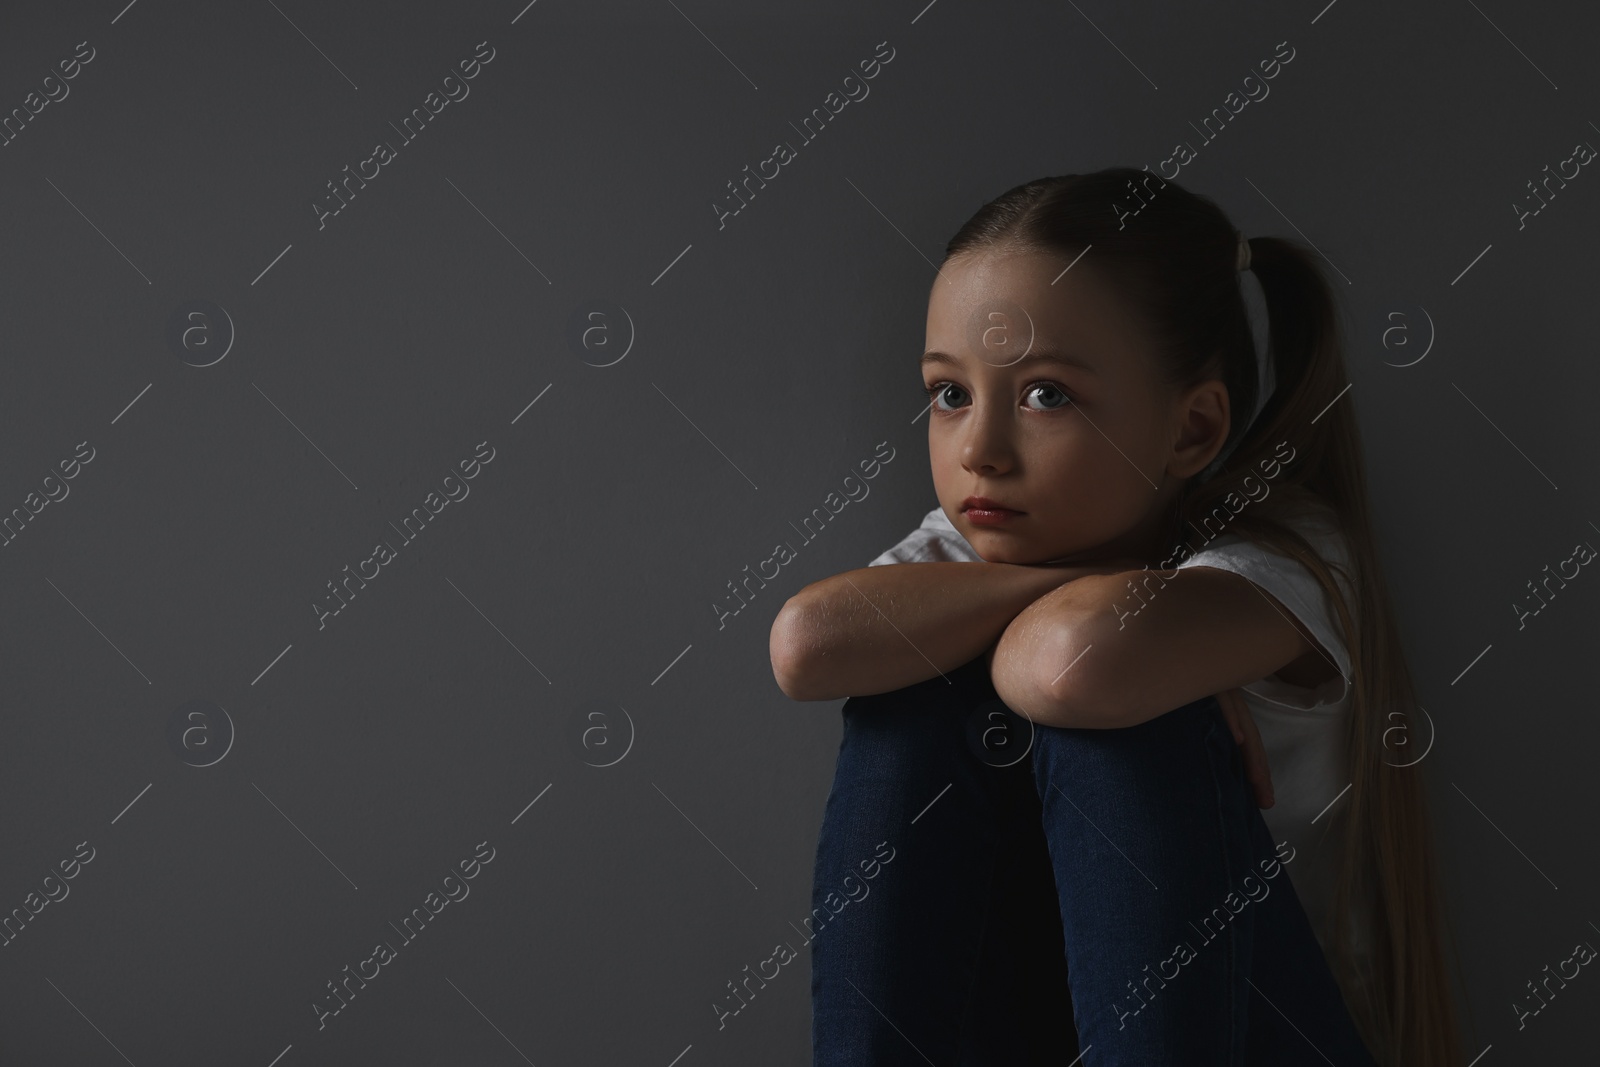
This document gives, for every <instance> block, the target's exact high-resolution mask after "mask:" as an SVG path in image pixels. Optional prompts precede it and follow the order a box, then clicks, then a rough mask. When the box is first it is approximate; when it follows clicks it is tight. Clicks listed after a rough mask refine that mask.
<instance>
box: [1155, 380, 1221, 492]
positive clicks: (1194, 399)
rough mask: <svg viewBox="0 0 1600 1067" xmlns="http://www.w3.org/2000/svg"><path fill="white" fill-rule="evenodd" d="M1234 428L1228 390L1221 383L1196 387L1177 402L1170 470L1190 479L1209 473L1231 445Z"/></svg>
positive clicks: (1218, 381) (1174, 411) (1202, 383)
mask: <svg viewBox="0 0 1600 1067" xmlns="http://www.w3.org/2000/svg"><path fill="white" fill-rule="evenodd" d="M1231 426H1232V421H1231V412H1230V407H1229V403H1228V387H1227V386H1226V385H1224V384H1223V383H1222V382H1221V381H1220V380H1219V379H1215V378H1213V379H1210V380H1208V381H1203V382H1201V383H1199V384H1198V385H1195V386H1193V387H1191V388H1190V389H1188V390H1187V391H1185V392H1184V393H1182V394H1181V395H1180V396H1179V397H1178V398H1177V399H1176V400H1174V401H1173V407H1172V455H1171V457H1170V458H1169V459H1168V460H1167V470H1168V471H1169V472H1170V473H1171V474H1172V475H1173V476H1174V477H1175V478H1179V479H1182V478H1188V477H1190V476H1191V475H1194V474H1198V473H1199V472H1200V471H1203V470H1205V469H1206V466H1207V465H1208V464H1209V463H1210V462H1211V461H1212V460H1213V459H1215V458H1216V457H1217V453H1219V452H1221V451H1222V446H1223V445H1224V444H1226V443H1227V440H1228V429H1229V427H1231Z"/></svg>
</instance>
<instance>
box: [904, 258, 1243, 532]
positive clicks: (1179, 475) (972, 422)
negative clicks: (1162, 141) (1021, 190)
mask: <svg viewBox="0 0 1600 1067" xmlns="http://www.w3.org/2000/svg"><path fill="white" fill-rule="evenodd" d="M1071 262H1072V261H1071V260H1070V259H1062V258H1060V257H1059V256H1055V255H1052V254H1049V253H1040V252H1020V251H1003V252H1002V251H990V252H982V253H978V254H975V255H967V256H959V257H956V258H954V259H951V260H949V261H948V262H946V264H945V265H944V267H943V269H942V271H941V274H940V276H939V277H938V278H937V279H936V280H935V281H934V283H933V291H932V293H931V294H930V296H929V299H928V337H927V353H926V354H925V355H924V356H923V357H922V379H923V384H924V385H925V386H928V387H929V388H930V390H931V399H932V401H933V405H932V407H931V409H930V410H929V412H928V419H929V422H928V452H929V458H930V459H931V461H932V464H933V482H934V488H935V490H936V492H937V493H938V496H939V505H940V507H942V508H943V509H944V512H945V515H946V516H948V517H949V519H950V521H951V523H952V524H954V526H955V528H956V529H957V530H959V531H960V532H961V534H962V536H963V537H965V538H966V539H967V540H968V541H969V542H970V543H971V544H972V547H973V548H974V549H976V550H977V552H978V554H979V555H980V556H982V557H983V558H984V559H985V560H987V561H989V562H991V563H1017V564H1032V563H1045V562H1056V561H1066V562H1085V563H1087V562H1090V561H1093V560H1098V559H1111V558H1133V559H1138V560H1143V561H1151V562H1155V561H1157V560H1158V557H1159V555H1160V553H1161V552H1162V551H1164V549H1165V548H1166V547H1167V546H1166V544H1165V543H1164V542H1165V537H1166V535H1167V533H1168V532H1169V531H1167V530H1166V529H1165V528H1164V522H1165V515H1166V508H1167V505H1168V504H1169V502H1170V501H1171V499H1172V498H1173V496H1174V495H1175V494H1176V493H1177V491H1178V490H1179V489H1180V488H1181V485H1182V482H1183V480H1184V478H1185V477H1187V476H1188V475H1190V474H1192V473H1194V472H1195V471H1198V470H1201V469H1202V468H1204V466H1205V465H1206V463H1208V462H1210V459H1211V457H1212V456H1213V455H1214V454H1215V453H1216V452H1217V451H1218V450H1219V449H1220V448H1221V445H1222V441H1223V438H1224V437H1225V436H1226V433H1227V427H1228V423H1227V391H1226V389H1225V388H1223V387H1222V385H1221V383H1220V382H1211V383H1205V386H1197V387H1196V390H1198V392H1194V391H1191V394H1186V395H1185V396H1184V397H1183V398H1181V400H1180V398H1179V397H1178V396H1177V395H1176V394H1175V393H1174V391H1172V390H1170V389H1168V388H1167V387H1165V386H1163V385H1161V384H1160V383H1159V382H1158V380H1157V377H1156V371H1155V364H1154V362H1153V360H1152V357H1151V355H1150V352H1149V350H1148V347H1147V342H1146V341H1145V339H1144V337H1143V334H1142V332H1141V331H1140V329H1139V324H1138V322H1137V321H1136V320H1135V319H1134V318H1133V317H1132V315H1131V313H1130V312H1128V311H1127V309H1125V308H1124V307H1123V305H1122V304H1121V303H1120V302H1119V300H1118V299H1117V298H1116V294H1115V293H1114V292H1112V290H1111V289H1110V288H1109V287H1108V286H1107V285H1106V284H1105V283H1104V282H1103V281H1102V280H1101V279H1100V278H1099V277H1097V276H1096V273H1095V271H1094V270H1093V268H1092V267H1090V266H1089V265H1088V262H1089V257H1085V258H1084V259H1083V260H1080V261H1079V262H1078V263H1077V264H1076V265H1075V266H1073V267H1072V269H1071V270H1066V268H1067V266H1068V264H1069V263H1071ZM1063 271H1065V273H1063ZM1064 360H1072V361H1074V362H1065V361H1064ZM1219 403H1220V409H1219V408H1218V404H1219ZM1197 413H1198V417H1197ZM1197 435H1198V437H1199V438H1200V439H1202V443H1201V444H1200V445H1199V446H1198V447H1196V440H1195V439H1196V436H1197ZM1211 436H1215V437H1216V440H1215V446H1214V447H1207V446H1206V443H1204V441H1205V439H1207V438H1209V437H1211ZM968 497H988V498H990V499H991V500H993V501H995V502H997V503H998V504H1000V505H1003V506H1005V507H1006V508H1010V509H1013V510H1014V511H1016V512H1020V514H1015V515H1010V516H1007V517H1005V518H1004V519H1003V520H1002V521H1000V522H998V523H982V522H980V521H979V519H980V518H981V516H977V515H971V516H969V515H968V514H967V513H966V510H965V507H966V504H965V502H966V500H967V498H968Z"/></svg>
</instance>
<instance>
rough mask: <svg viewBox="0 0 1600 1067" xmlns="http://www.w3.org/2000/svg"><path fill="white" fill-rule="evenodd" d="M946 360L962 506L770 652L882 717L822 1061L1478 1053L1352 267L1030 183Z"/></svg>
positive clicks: (942, 425) (851, 828) (931, 352)
mask: <svg viewBox="0 0 1600 1067" xmlns="http://www.w3.org/2000/svg"><path fill="white" fill-rule="evenodd" d="M1136 183H1138V184H1137V185H1136ZM1152 183H1154V184H1155V188H1154V189H1152V188H1151V185H1152ZM1141 189H1142V190H1143V193H1142V195H1141V194H1140V193H1139V192H1138V190H1141ZM1130 208H1133V209H1136V210H1130ZM1243 271H1249V272H1252V273H1253V274H1254V275H1255V276H1256V279H1257V280H1258V281H1259V283H1260V285H1261V290H1262V294H1263V297H1264V301H1265V307H1266V309H1267V312H1268V330H1267V335H1268V338H1269V341H1270V344H1269V346H1268V352H1269V353H1270V358H1269V360H1267V361H1266V369H1265V371H1262V370H1261V369H1259V361H1258V359H1257V356H1256V344H1255V341H1254V339H1253V337H1252V333H1251V326H1250V319H1249V316H1248V314H1247V311H1246V306H1245V301H1244V294H1243V290H1242V288H1241V284H1242V282H1243V280H1244V274H1243V273H1242V272H1243ZM922 371H923V375H924V386H925V389H926V391H927V394H928V397H929V400H930V408H929V410H928V412H927V413H928V416H929V425H928V449H929V455H930V459H931V462H932V467H933V479H934V487H935V490H936V493H937V496H938V500H939V505H940V506H939V507H938V508H936V509H934V510H933V511H930V512H929V513H928V517H927V518H926V519H925V520H924V522H923V524H922V526H921V527H919V528H918V529H917V530H915V531H913V532H912V533H911V534H910V535H909V536H908V537H906V538H905V539H904V540H903V541H901V542H900V544H898V545H896V546H895V547H894V548H891V549H890V550H889V551H887V552H885V553H884V554H883V555H881V556H879V557H878V558H877V559H874V560H873V561H872V562H871V563H870V564H869V565H868V567H867V568H861V569H857V570H852V571H847V572H845V573H844V574H840V575H836V576H834V577H832V578H828V579H825V580H823V581H819V582H815V583H813V584H811V585H809V586H807V587H806V588H804V589H802V590H801V591H800V592H799V593H797V594H796V595H795V596H794V597H792V598H791V599H790V600H789V601H788V602H787V603H786V604H785V605H784V607H783V609H782V610H781V611H780V613H779V615H778V617H777V619H776V620H775V621H774V623H773V628H772V634H771V654H772V664H773V671H774V675H775V677H776V678H777V681H778V684H779V686H780V688H782V690H783V691H784V692H785V694H787V695H788V696H790V697H791V698H793V699H797V700H829V699H837V698H839V697H841V696H843V697H848V698H849V699H848V700H847V701H846V702H845V705H844V711H843V717H844V735H843V737H842V739H841V741H840V747H839V757H838V767H837V770H836V774H835V778H834V782H833V786H832V788H831V790H830V792H829V796H828V802H827V809H826V813H825V816H824V821H823V826H822V831H821V835H820V838H819V842H818V848H817V866H816V877H815V881H814V883H813V894H812V896H813V905H814V907H813V911H812V916H811V919H810V920H809V922H810V923H811V925H812V931H813V932H814V935H815V936H814V941H813V943H812V996H813V1019H812V1043H813V1050H814V1062H815V1063H816V1064H818V1065H819V1067H820V1065H824V1064H826V1065H830V1067H831V1065H845V1064H849V1065H867V1064H871V1065H874V1067H880V1065H885V1064H900V1063H905V1064H911V1063H916V1064H927V1063H934V1064H939V1065H941V1067H943V1065H945V1064H963V1065H965V1064H1022V1063H1030V1064H1031V1063H1045V1062H1049V1063H1053V1064H1066V1063H1068V1062H1069V1061H1070V1062H1073V1063H1083V1064H1085V1065H1089V1064H1139V1065H1145V1064H1160V1065H1171V1064H1194V1065H1206V1067H1210V1065H1213V1064H1269V1063H1270V1064H1280V1063H1281V1064H1291V1063H1292V1064H1303V1063H1318V1064H1320V1063H1323V1062H1328V1063H1332V1064H1338V1065H1339V1067H1344V1065H1346V1064H1364V1065H1370V1064H1374V1063H1381V1064H1384V1065H1385V1067H1389V1065H1398V1064H1400V1063H1401V1062H1404V1063H1405V1064H1408V1065H1415V1067H1443V1065H1445V1064H1451V1065H1456V1064H1459V1063H1461V1062H1462V1048H1461V1045H1460V1043H1459V1042H1460V1038H1459V1035H1458V1033H1457V1024H1456V1017H1455V1013H1454V1008H1453V1006H1452V990H1451V986H1450V982H1449V977H1448V975H1447V973H1446V969H1445V963H1444V954H1443V951H1442V948H1441V944H1442V935H1443V932H1444V931H1443V927H1442V914H1441V910H1440V907H1439V902H1438V899H1437V896H1436V893H1437V889H1436V875H1435V870H1434V860H1433V854H1432V850H1431V845H1430V841H1429V831H1428V819H1427V813H1426V810H1425V806H1424V789H1423V784H1422V782H1421V781H1420V779H1419V777H1418V776H1419V774H1420V772H1419V771H1418V770H1417V769H1416V766H1415V760H1414V759H1413V757H1412V755H1411V753H1412V752H1413V751H1415V750H1416V749H1417V748H1419V747H1420V746H1421V745H1423V744H1425V743H1426V742H1425V740H1424V737H1423V736H1418V737H1417V741H1418V744H1417V745H1413V746H1411V748H1409V749H1407V748H1404V747H1402V745H1403V744H1404V740H1405V738H1406V737H1407V736H1408V734H1407V728H1408V727H1410V726H1412V725H1417V726H1418V727H1419V729H1418V734H1419V735H1420V734H1421V733H1422V730H1423V729H1424V728H1423V727H1421V725H1420V722H1419V719H1418V717H1417V716H1415V715H1414V710H1415V707H1416V705H1415V697H1414V692H1413V689H1412V684H1411V679H1410V676H1409V674H1408V671H1407V667H1406V663H1405V660H1404V656H1403V653H1402V647H1401V644H1400V639H1399V634H1398V632H1397V629H1396V624H1395V619H1394V615H1393V611H1392V608H1391V606H1390V602H1389V598H1388V593H1387V590H1386V587H1385V584H1384V577H1383V573H1382V570H1381V568H1380V566H1379V559H1378V554H1377V550H1376V545H1375V542H1374V538H1373V534H1372V530H1371V528H1370V524H1369V521H1368V516H1367V500H1366V485H1365V475H1364V470H1363V466H1362V459H1361V455H1362V453H1361V444H1360V438H1359V434H1358V432H1357V425H1356V420H1355V415H1354V411H1353V410H1352V407H1351V405H1352V400H1351V399H1350V398H1349V397H1348V396H1345V395H1344V392H1345V390H1346V389H1347V388H1348V386H1347V385H1346V373H1345V367H1344V360H1343V356H1342V354H1341V342H1340V337H1339V329H1338V322H1337V319H1336V315H1335V305H1334V301H1333V297H1332V294H1331V292H1330V290H1329V288H1328V285H1327V283H1326V281H1325V279H1324V278H1323V276H1322V274H1321V273H1320V270H1319V268H1318V266H1317V263H1316V261H1315V260H1314V259H1313V258H1312V257H1311V256H1310V254H1309V253H1308V252H1307V251H1305V250H1304V249H1303V248H1302V247H1301V246H1300V245H1298V244H1296V243H1293V242H1290V241H1286V240H1282V239H1279V238H1274V237H1258V238H1255V239H1253V240H1249V241H1246V240H1245V238H1244V237H1243V236H1242V235H1241V234H1239V233H1238V232H1237V231H1236V230H1235V229H1234V227H1233V225H1232V224H1231V223H1230V222H1229V221H1228V219H1227V217H1226V216H1225V215H1224V214H1223V213H1222V211H1221V210H1220V209H1219V208H1218V207H1217V206H1216V205H1215V204H1214V203H1213V202H1212V201H1210V200H1209V199H1207V198H1205V197H1202V196H1198V195H1195V194H1193V193H1190V192H1188V191H1186V190H1184V189H1182V188H1180V187H1179V186H1177V185H1176V184H1174V183H1172V182H1162V181H1161V180H1160V179H1157V178H1155V176H1154V175H1152V174H1150V173H1149V172H1148V171H1139V170H1133V169H1131V168H1112V169H1108V170H1104V171H1100V172H1098V173H1093V174H1083V175H1066V176H1062V177H1055V178H1044V179H1040V180H1037V181H1033V182H1029V183H1027V184H1025V185H1021V186H1018V187H1016V188H1014V189H1011V190H1009V191H1008V192H1006V193H1005V194H1003V195H1002V196H1000V197H998V198H997V199H995V200H993V201H991V202H990V203H988V204H985V205H984V206H983V207H982V208H981V209H980V210H979V211H978V213H977V214H976V215H974V216H973V217H972V218H971V219H970V220H968V222H967V223H966V224H965V225H964V226H962V227H961V229H960V230H959V231H958V232H957V233H956V235H955V236H954V238H952V240H951V241H950V243H949V245H948V247H947V248H946V252H945V259H944V263H943V264H942V266H941V267H940V271H939V276H938V278H937V279H936V280H935V282H934V284H933V291H932V293H931V294H930V296H929V302H928V320H927V351H926V353H925V354H924V355H923V356H922ZM1262 379H1265V382H1264V383H1263V381H1262ZM1263 395H1264V396H1265V399H1264V400H1261V399H1258V398H1261V397H1262V396H1263ZM1252 411H1253V412H1254V413H1255V414H1254V417H1253V418H1245V417H1243V416H1244V415H1245V414H1246V413H1249V412H1252ZM888 564H894V565H888ZM905 564H910V565H905ZM1397 727H1398V728H1399V729H1397ZM1269 769H1270V771H1271V777H1269V774H1268V770H1269ZM1272 777H1275V778H1276V779H1277V784H1276V787H1274V784H1273V782H1272ZM1252 788H1253V790H1254V797H1252ZM1275 789H1276V791H1277V794H1276V796H1275ZM1257 804H1259V805H1260V806H1261V807H1263V808H1265V809H1266V814H1265V816H1263V814H1262V812H1261V811H1260V810H1258V808H1257ZM1285 874H1286V875H1287V877H1284V875H1285ZM1074 1038H1075V1040H1074ZM1074 1055H1078V1056H1079V1057H1080V1058H1079V1059H1077V1060H1073V1058H1072V1057H1073V1056H1074Z"/></svg>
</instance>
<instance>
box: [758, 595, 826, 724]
mask: <svg viewBox="0 0 1600 1067" xmlns="http://www.w3.org/2000/svg"><path fill="white" fill-rule="evenodd" d="M806 632H807V627H806V625H805V605H804V604H803V603H801V601H800V598H799V596H798V595H796V596H792V597H790V598H789V599H788V601H787V602H786V603H785V604H784V605H783V607H782V609H781V610H779V612H778V617H777V618H775V619H773V620H772V631H771V633H770V634H769V635H768V638H767V656H768V658H769V659H770V660H771V661H772V678H773V681H775V682H777V683H778V688H779V689H780V690H782V691H783V695H784V696H786V697H788V698H789V699H790V700H802V701H803V700H815V699H817V698H816V697H814V696H812V695H810V693H809V692H808V691H807V689H806V687H805V679H806V670H805V664H806V662H807V659H808V657H807V654H806V650H807V644H808V643H807V639H806V637H805V634H806Z"/></svg>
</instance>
